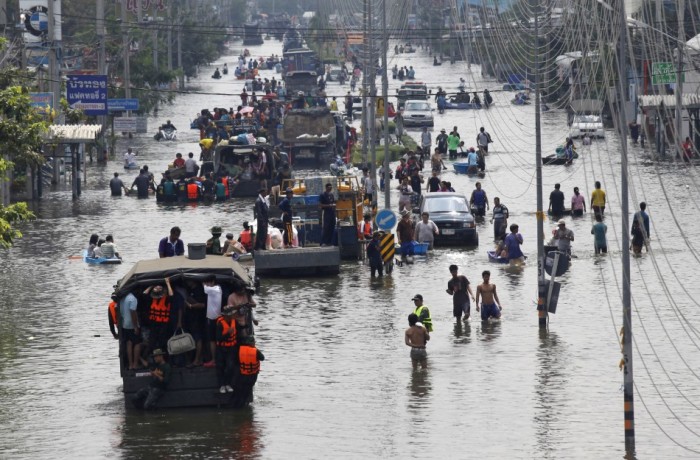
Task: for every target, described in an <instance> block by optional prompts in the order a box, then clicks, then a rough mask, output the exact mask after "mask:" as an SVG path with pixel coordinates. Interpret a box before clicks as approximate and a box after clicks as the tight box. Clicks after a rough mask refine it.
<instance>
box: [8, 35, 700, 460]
mask: <svg viewBox="0 0 700 460" xmlns="http://www.w3.org/2000/svg"><path fill="white" fill-rule="evenodd" d="M392 47H393V45H392ZM238 50H240V47H239V46H238V45H234V46H233V47H232V56H229V57H228V58H226V61H227V62H229V66H230V67H233V63H234V58H233V55H235V53H236V52H237V51H238ZM252 51H253V55H254V56H257V55H261V54H264V55H267V54H270V53H277V54H281V45H280V44H279V43H278V42H271V41H268V42H266V43H265V44H264V45H262V46H261V47H259V48H253V49H252ZM409 58H410V61H409V60H408V59H409ZM223 62H224V59H222V60H220V61H219V62H218V63H216V64H219V65H221V64H223ZM394 63H397V64H399V65H413V66H414V67H415V68H416V69H417V78H418V79H420V80H424V81H427V82H428V83H429V85H430V87H431V88H433V89H435V87H436V86H437V85H438V84H441V85H444V86H445V87H446V88H447V89H450V88H456V86H457V84H458V80H459V76H464V77H465V78H466V79H467V81H468V82H469V83H470V84H471V86H472V87H476V88H479V89H481V88H483V87H489V88H493V89H498V88H500V86H501V85H500V84H498V83H497V82H494V81H482V79H481V77H480V76H479V74H478V66H473V73H467V71H466V66H465V64H464V63H457V64H455V65H453V66H450V65H449V64H447V63H446V64H444V65H443V66H442V67H440V68H434V67H432V65H431V63H432V58H431V57H429V56H428V55H427V53H425V52H423V51H422V50H419V51H418V52H417V53H416V54H414V55H404V56H399V57H398V58H396V57H394V56H392V58H391V62H390V65H391V66H393V64H394ZM210 74H211V69H204V70H203V71H202V73H201V80H200V81H196V82H193V84H196V85H197V86H199V87H200V89H201V91H202V93H196V94H186V95H181V96H179V97H178V98H177V100H176V101H175V104H174V105H173V106H168V107H164V108H162V110H161V113H160V115H159V117H156V118H151V119H150V120H149V124H150V126H151V128H154V127H155V126H156V125H157V124H159V123H162V122H163V121H165V118H170V119H171V120H172V121H173V123H174V124H175V125H176V126H177V127H178V128H180V131H179V135H180V139H179V140H178V141H177V144H168V143H160V144H159V143H156V142H154V141H153V140H152V138H151V137H150V135H142V136H140V137H138V138H136V139H134V140H133V141H132V142H131V143H128V142H127V141H126V140H120V142H119V151H120V152H121V151H124V150H125V149H126V147H127V145H133V146H134V147H135V148H136V149H137V150H138V152H139V162H140V164H142V165H143V164H148V165H149V167H150V169H151V170H152V171H160V170H163V169H164V168H165V167H166V164H167V163H168V162H169V161H171V160H172V159H173V158H174V154H175V152H176V151H180V152H183V153H187V152H188V151H190V150H191V151H194V152H197V151H198V149H197V148H196V142H197V135H196V132H195V131H190V130H188V129H187V127H188V125H189V121H190V119H192V118H193V117H194V115H195V113H196V112H197V111H198V110H199V109H200V108H202V107H208V108H212V107H215V106H224V107H230V106H236V105H237V104H238V101H239V99H238V97H236V96H234V95H235V94H238V93H239V92H240V83H239V82H236V81H234V80H232V78H231V76H229V77H228V78H224V79H222V80H219V81H214V80H211V79H210V78H209V75H210ZM261 74H262V75H263V76H268V77H269V76H271V74H272V73H271V72H262V73H261ZM378 81H379V80H378ZM391 85H392V92H393V91H394V88H395V87H396V86H397V82H396V81H391ZM346 91H347V88H342V89H340V88H339V87H338V86H337V84H333V83H332V84H330V86H329V88H328V94H329V95H330V96H332V95H336V96H338V98H339V100H342V99H341V96H343V95H344V94H345V92H346ZM212 93H214V94H212ZM494 96H495V100H496V105H495V106H494V107H493V108H491V109H490V110H488V111H486V110H481V111H466V112H460V111H454V112H448V113H446V114H444V115H440V114H437V112H436V126H435V129H434V130H433V135H436V134H437V133H438V132H439V130H440V128H442V127H445V128H447V129H448V131H449V129H450V128H451V127H452V126H454V125H457V126H458V127H459V131H460V133H462V136H463V138H465V139H467V146H469V145H470V144H472V143H473V139H474V136H475V135H476V132H477V130H478V128H479V126H485V127H486V129H487V130H488V131H490V133H491V134H492V136H493V138H494V140H495V143H494V144H492V147H491V153H490V155H489V156H488V158H487V169H488V174H487V176H486V178H485V179H483V180H482V183H483V184H484V189H485V190H486V191H487V193H488V195H489V197H490V198H491V199H492V198H493V197H494V196H500V197H501V199H502V201H503V202H504V203H505V204H506V205H507V206H508V207H509V208H510V214H511V219H510V222H511V223H512V222H516V223H518V224H519V225H520V229H521V233H522V234H523V235H524V237H525V244H524V246H523V250H524V252H525V253H526V255H528V256H529V260H528V264H527V266H526V267H525V268H524V269H522V270H520V271H512V270H510V269H507V268H504V267H503V266H500V265H492V264H489V262H488V260H487V257H486V253H485V252H486V250H487V249H490V248H491V234H492V233H491V228H490V226H489V225H488V224H481V225H480V227H479V234H480V240H481V245H480V246H479V248H478V249H438V250H436V251H434V252H433V253H431V254H429V256H428V257H427V258H418V259H417V261H416V263H415V265H412V266H405V267H401V268H397V269H396V270H395V271H394V273H393V275H392V276H387V277H385V278H384V279H381V280H371V279H370V276H369V269H368V267H366V266H364V265H362V264H361V263H352V262H350V263H345V264H344V265H343V267H342V271H341V274H340V276H338V277H335V278H326V279H291V280H277V279H266V280H263V283H262V289H261V294H260V296H259V299H258V305H259V308H258V317H259V319H260V327H259V328H258V329H257V333H258V345H259V347H260V349H261V350H262V351H263V352H264V353H265V355H266V357H267V359H266V361H265V362H264V363H263V364H262V372H261V374H260V378H259V380H258V384H257V387H256V399H255V402H254V404H253V406H252V407H251V408H250V409H248V410H245V411H242V412H229V411H217V410H187V411H184V410H183V411H180V410H171V411H165V412H155V413H148V414H142V413H131V412H126V411H125V409H124V407H123V398H122V395H121V393H120V389H121V379H120V377H119V369H118V361H117V345H116V342H115V341H114V340H113V339H112V337H111V335H110V333H109V331H108V327H107V320H106V317H107V314H106V307H107V303H108V300H109V295H110V293H111V292H112V286H113V285H114V284H115V283H116V281H117V280H118V279H119V278H120V277H121V276H123V275H124V274H125V273H126V272H127V271H128V270H129V268H130V267H131V265H132V264H133V263H134V262H136V261H137V260H139V259H143V258H152V257H157V243H158V240H159V239H160V238H162V237H163V236H165V235H166V234H167V232H168V229H169V228H170V227H171V226H173V225H179V226H181V227H182V228H183V235H182V237H183V239H184V241H185V242H203V241H204V240H205V239H206V238H207V237H208V231H207V229H209V228H210V227H211V226H212V225H221V226H223V227H224V231H232V232H235V233H238V231H239V230H240V228H241V224H242V222H243V221H244V220H247V219H249V218H251V217H252V200H240V201H235V202H228V203H223V204H215V205H213V206H186V207H171V208H168V207H161V206H157V205H156V203H155V202H154V200H136V199H135V198H131V197H123V198H112V197H110V196H109V190H108V188H107V184H108V181H109V179H110V178H111V176H112V173H113V172H114V171H119V172H120V173H123V174H122V177H123V178H124V179H125V182H127V183H128V182H130V181H131V180H133V178H134V177H135V175H136V172H124V171H123V170H122V168H121V163H120V161H118V160H115V161H110V162H109V164H108V165H107V166H106V167H104V166H96V165H92V166H89V168H88V172H87V174H88V180H87V184H86V186H85V187H84V193H83V196H82V197H81V198H80V200H78V201H75V202H73V201H71V196H70V191H69V190H68V191H55V192H50V193H47V194H46V196H45V197H44V199H43V200H41V202H39V203H37V204H36V213H37V215H38V217H39V219H38V220H36V221H35V222H33V223H30V224H28V225H25V226H24V227H23V232H24V238H23V239H21V240H18V241H17V244H16V245H15V247H14V248H12V249H11V250H9V251H3V252H2V253H0V272H1V276H0V295H1V296H0V298H1V299H2V300H1V301H0V350H1V351H0V353H1V356H2V359H0V457H3V458H47V457H56V458H67V457H75V456H78V457H81V458H102V457H110V458H116V457H122V458H163V457H180V458H220V457H229V458H242V459H247V458H378V457H382V458H426V457H427V458H469V457H480V458H499V459H500V458H552V459H555V458H556V459H561V458H596V459H608V458H621V457H623V455H624V431H623V401H622V393H621V383H622V375H621V373H620V371H619V370H618V362H619V360H620V357H621V355H620V351H619V345H618V330H619V327H620V324H621V316H622V310H621V305H620V303H621V302H620V294H619V286H620V283H621V268H620V255H621V249H620V243H619V241H620V226H621V219H622V217H621V215H620V212H619V209H620V205H619V203H620V193H619V189H620V180H619V177H620V175H619V167H620V161H619V145H618V142H617V139H616V136H615V134H614V133H613V132H612V131H607V132H606V135H607V138H606V139H605V140H596V141H594V143H593V145H592V146H590V147H581V148H579V152H580V153H581V155H582V158H581V159H579V160H578V161H577V162H576V163H575V164H574V165H573V166H570V167H564V166H551V167H545V168H544V171H543V172H544V182H545V186H544V191H545V197H548V194H549V191H550V190H551V189H552V186H553V184H554V183H556V182H559V183H561V184H562V189H563V190H564V192H565V194H566V197H567V200H568V199H569V198H570V196H571V193H572V189H573V187H574V186H579V187H580V188H581V192H582V193H583V194H584V195H585V196H587V197H588V196H589V195H590V191H591V190H592V188H593V182H594V181H595V180H600V181H601V182H602V184H603V188H604V189H605V190H607V191H608V197H609V200H610V203H609V206H608V208H607V210H606V219H605V221H606V223H607V225H608V238H609V245H608V246H609V248H610V254H608V255H607V256H601V257H595V256H594V255H593V241H592V236H591V235H590V228H591V223H592V219H591V217H590V215H587V216H585V217H583V218H579V219H575V220H572V219H571V218H567V219H566V220H567V222H568V224H567V225H568V226H569V227H570V228H572V229H573V230H574V232H575V235H576V236H575V237H576V239H575V242H574V243H573V252H574V254H575V256H576V258H575V259H574V260H573V263H572V266H571V270H570V271H569V272H568V273H567V274H566V275H565V276H564V277H562V278H561V279H560V281H561V282H562V284H563V286H562V290H561V295H560V299H559V306H558V310H557V313H556V315H551V319H550V324H549V330H548V331H541V330H539V329H538V326H537V314H536V310H535V305H534V301H535V296H536V264H535V258H536V244H535V227H536V220H535V210H536V199H535V197H536V184H535V171H534V145H535V139H534V108H533V106H526V107H515V106H512V105H510V104H509V103H508V101H509V99H510V97H512V94H510V93H500V92H495V91H494ZM341 107H342V104H341ZM542 119H543V135H544V141H543V145H544V153H545V154H549V153H550V152H553V150H554V147H555V146H556V145H557V144H558V143H561V142H562V141H563V138H564V136H565V135H566V132H567V128H566V123H565V120H566V117H565V114H564V112H563V111H560V110H552V111H550V112H547V113H545V114H544V115H543V117H542ZM151 131H153V129H151ZM411 133H412V134H414V135H415V136H418V131H411ZM647 154H648V152H644V151H642V150H641V149H639V148H637V147H633V148H632V149H631V151H630V177H631V190H630V193H631V198H630V201H631V203H637V202H639V201H642V200H644V201H646V202H647V203H649V211H650V215H651V221H652V238H653V241H652V253H650V254H644V255H643V256H642V257H641V258H637V259H633V260H632V286H633V288H632V289H633V300H634V328H635V329H634V333H635V340H636V346H637V348H636V350H635V354H634V360H635V362H634V366H635V379H636V384H637V388H636V391H635V397H636V429H637V431H636V433H637V452H638V455H639V457H640V458H697V457H698V455H700V454H698V453H697V451H699V450H700V439H698V433H700V416H699V412H698V409H700V407H699V406H698V403H697V401H700V398H698V393H699V389H700V382H699V381H698V377H699V376H698V375H697V369H698V368H699V364H700V358H699V356H700V353H698V337H699V336H698V328H697V324H698V321H699V320H700V318H699V316H700V314H699V311H700V309H699V308H698V303H697V301H696V300H695V299H697V298H698V294H699V292H698V290H699V287H698V284H697V283H695V282H693V281H692V280H693V279H695V275H696V273H697V269H696V268H697V267H698V266H699V265H700V264H699V263H698V262H699V261H700V259H699V258H698V252H697V245H696V243H695V242H696V241H698V237H700V232H699V231H698V228H699V227H698V225H697V223H698V217H697V215H698V214H697V213H698V208H699V206H698V196H699V195H698V191H697V184H698V180H699V179H698V174H697V173H696V170H695V168H693V167H690V168H688V167H686V166H685V165H681V164H678V163H677V162H674V161H666V162H654V161H652V160H651V159H650V158H648V155H647ZM443 176H444V177H445V178H446V180H450V181H451V182H452V184H453V186H454V188H455V189H457V190H458V191H460V192H464V193H467V194H468V193H470V192H471V190H472V189H473V182H474V180H473V179H470V178H467V177H466V176H457V175H455V174H454V172H453V171H452V168H450V170H448V171H446V172H444V173H443ZM381 202H383V201H382V200H381V199H380V203H381ZM392 203H393V206H394V207H395V206H396V203H397V196H392ZM546 204H547V201H545V205H546ZM545 226H546V229H547V232H548V231H549V229H551V228H552V227H553V224H552V222H549V221H548V222H546V224H545ZM93 232H97V233H99V234H101V235H105V234H108V233H111V234H113V235H114V237H115V240H116V243H117V245H118V247H119V251H120V252H121V254H122V255H123V256H124V259H125V263H124V264H123V265H121V266H88V265H86V264H84V263H82V262H81V261H73V260H70V259H69V256H71V255H78V254H80V251H81V250H82V248H83V247H84V246H85V245H86V244H87V240H88V237H89V235H90V234H91V233H93ZM453 263H454V264H458V265H459V266H460V270H461V271H462V273H464V274H465V275H466V276H467V277H468V278H469V279H470V280H471V281H472V287H473V288H475V286H476V284H477V282H478V280H479V278H480V274H481V271H482V270H485V269H490V270H491V272H492V276H491V280H492V281H493V282H494V283H495V284H496V285H497V286H498V293H499V294H500V298H501V301H502V304H503V319H502V321H500V322H494V323H486V324H482V323H481V321H479V320H478V319H474V320H472V321H471V322H469V323H462V324H460V323H455V320H454V319H453V318H452V316H451V311H452V305H451V299H450V297H449V296H448V295H447V294H445V289H446V287H447V286H446V283H447V280H448V278H449V273H448V270H447V267H448V266H449V265H450V264H453ZM416 293H421V294H423V296H424V297H425V303H426V305H428V306H429V307H430V309H431V311H432V316H433V323H434V326H435V331H434V333H433V334H432V340H431V341H430V343H429V344H428V354H429V358H428V367H427V368H426V369H417V370H414V369H413V368H412V366H411V361H410V358H409V350H408V347H406V346H405V344H404V337H403V332H404V329H405V328H406V326H407V321H406V317H407V315H408V314H409V313H410V312H411V310H412V308H413V306H412V302H411V300H410V299H411V297H412V296H413V295H414V294H416ZM472 312H473V313H474V311H473V307H472ZM642 401H643V402H642ZM693 450H694V451H695V452H694V451H693Z"/></svg>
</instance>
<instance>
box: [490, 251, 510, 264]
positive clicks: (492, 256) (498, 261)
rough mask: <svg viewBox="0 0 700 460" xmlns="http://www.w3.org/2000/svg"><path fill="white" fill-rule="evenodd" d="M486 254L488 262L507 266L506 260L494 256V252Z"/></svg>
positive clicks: (505, 258) (496, 255)
mask: <svg viewBox="0 0 700 460" xmlns="http://www.w3.org/2000/svg"><path fill="white" fill-rule="evenodd" d="M486 254H488V256H489V262H493V263H497V264H507V263H508V258H507V257H501V256H500V255H498V254H496V251H486Z"/></svg>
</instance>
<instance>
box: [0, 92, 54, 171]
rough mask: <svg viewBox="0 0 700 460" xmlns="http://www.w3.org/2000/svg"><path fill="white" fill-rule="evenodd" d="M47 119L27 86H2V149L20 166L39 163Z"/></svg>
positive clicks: (0, 108) (41, 157)
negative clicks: (32, 103)
mask: <svg viewBox="0 0 700 460" xmlns="http://www.w3.org/2000/svg"><path fill="white" fill-rule="evenodd" d="M45 130H46V122H45V121H44V120H43V119H42V118H41V116H40V115H39V114H38V113H37V112H36V110H35V109H34V108H33V107H32V106H31V100H30V98H29V93H28V91H27V89H26V88H23V87H20V86H11V87H9V88H6V89H3V90H0V152H2V153H3V155H4V156H5V158H8V159H10V160H11V161H13V162H15V163H16V164H17V165H19V166H20V167H24V166H32V167H38V166H40V165H42V164H43V163H44V157H43V156H42V155H41V153H39V152H40V150H41V143H42V135H43V133H44V132H45Z"/></svg>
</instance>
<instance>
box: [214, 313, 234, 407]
mask: <svg viewBox="0 0 700 460" xmlns="http://www.w3.org/2000/svg"><path fill="white" fill-rule="evenodd" d="M235 312H236V310H235V309H234V308H233V307H232V306H230V305H227V306H226V307H224V308H223V310H222V311H221V316H219V317H218V318H217V320H216V380H217V382H218V385H219V393H222V394H224V393H232V392H233V388H232V387H231V385H233V376H234V373H235V371H236V365H237V362H236V361H237V360H236V354H237V352H238V347H237V346H236V345H237V343H236V335H237V334H236V319H235V318H234V315H235Z"/></svg>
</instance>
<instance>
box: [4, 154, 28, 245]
mask: <svg viewBox="0 0 700 460" xmlns="http://www.w3.org/2000/svg"><path fill="white" fill-rule="evenodd" d="M0 161H1V160H0ZM34 218H35V216H34V213H33V212H31V211H30V210H29V208H27V203H15V204H12V205H10V206H0V247H2V248H4V249H7V248H9V247H10V246H12V243H13V241H14V240H15V239H17V238H21V237H22V232H20V231H19V230H18V229H17V227H16V225H17V224H20V223H22V222H26V221H28V220H32V219H34Z"/></svg>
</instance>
